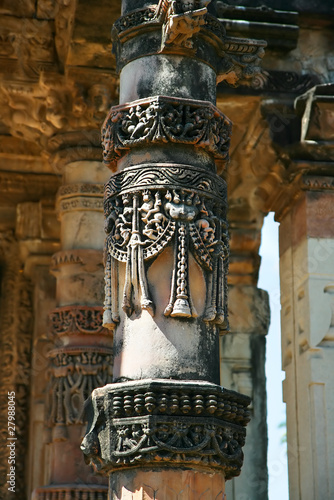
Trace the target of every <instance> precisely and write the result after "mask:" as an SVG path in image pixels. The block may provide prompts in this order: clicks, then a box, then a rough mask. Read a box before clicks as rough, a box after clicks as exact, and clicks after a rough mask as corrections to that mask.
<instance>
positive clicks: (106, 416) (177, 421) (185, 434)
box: [81, 380, 250, 479]
mask: <svg viewBox="0 0 334 500" xmlns="http://www.w3.org/2000/svg"><path fill="white" fill-rule="evenodd" d="M249 402H250V400H249V398H247V396H242V395H239V394H237V393H234V392H233V391H226V390H224V392H223V391H222V389H221V388H220V387H219V386H215V385H214V384H208V383H189V382H188V383H185V382H184V381H183V382H179V383H178V382H176V381H167V380H166V381H160V382H145V381H137V382H127V383H119V384H112V385H110V386H107V387H104V388H101V389H97V390H96V391H94V392H93V394H92V397H91V398H90V399H89V400H88V401H87V403H86V408H87V410H88V408H89V415H90V418H89V422H88V428H87V433H86V435H85V437H84V439H83V441H82V445H81V449H82V451H83V452H84V454H85V455H86V460H87V462H90V463H91V464H92V465H93V466H94V468H95V469H96V470H97V471H102V470H103V471H104V472H109V473H110V472H111V471H113V470H117V469H118V468H119V467H124V465H126V466H127V467H133V466H143V465H150V466H152V465H158V466H160V467H161V466H163V465H167V466H170V465H177V466H182V465H183V466H189V465H190V466H191V465H193V466H194V465H196V466H198V465H201V466H202V467H204V468H207V469H209V470H217V469H218V470H223V471H224V474H225V477H226V479H230V478H231V477H234V476H237V475H239V473H240V468H241V466H242V462H243V452H242V446H244V444H245V429H244V426H245V425H246V424H247V422H248V421H249V412H248V410H247V406H248V404H249ZM102 422H107V425H106V426H105V425H101V423H102Z"/></svg>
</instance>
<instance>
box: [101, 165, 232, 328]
mask: <svg viewBox="0 0 334 500" xmlns="http://www.w3.org/2000/svg"><path fill="white" fill-rule="evenodd" d="M226 204H227V203H226V184H225V181H223V180H222V179H221V178H220V177H218V176H217V175H215V174H212V173H210V172H207V171H205V170H202V169H198V168H193V167H190V166H186V165H172V166H170V167H166V165H164V166H161V167H160V166H156V165H154V166H153V165H150V166H140V167H134V168H129V169H126V170H124V171H123V172H121V173H119V174H117V175H114V176H113V177H112V178H111V179H110V181H109V182H108V183H107V184H106V191H105V215H106V232H107V235H108V236H107V239H106V250H107V252H106V254H107V259H106V270H105V282H106V288H105V304H104V308H105V315H104V325H105V326H107V327H108V328H112V327H113V325H114V324H115V323H117V322H118V321H119V311H118V293H117V283H118V265H117V261H119V262H125V263H126V277H125V285H124V293H123V303H122V308H123V310H124V311H125V312H126V314H127V315H128V316H131V314H132V313H133V311H134V310H136V309H137V308H138V306H139V307H141V308H142V309H146V310H147V311H149V313H150V314H152V316H153V315H154V304H153V302H152V300H151V298H150V296H149V291H148V284H147V278H146V268H145V262H146V261H149V260H151V259H153V258H156V257H157V256H158V255H159V254H160V253H161V252H162V251H163V250H164V249H165V247H166V246H167V245H169V244H173V246H174V249H175V252H174V266H173V271H172V277H171V278H172V279H171V283H172V284H171V292H170V299H169V303H168V304H166V309H165V316H170V317H178V318H189V317H196V316H197V312H196V310H195V308H194V305H193V303H192V299H191V296H190V292H189V273H188V255H189V251H191V252H192V254H193V255H194V257H195V259H196V260H197V262H198V264H199V265H200V266H201V267H202V270H203V274H204V277H205V280H206V288H207V289H206V307H205V311H204V315H203V318H202V319H203V320H204V321H208V322H214V323H217V324H218V325H221V327H222V328H226V326H227V323H226V322H227V300H226V297H227V279H226V276H227V268H228V234H227V222H226V213H225V211H226ZM134 297H140V305H139V304H137V303H135V300H134Z"/></svg>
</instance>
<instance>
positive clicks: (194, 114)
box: [102, 96, 231, 169]
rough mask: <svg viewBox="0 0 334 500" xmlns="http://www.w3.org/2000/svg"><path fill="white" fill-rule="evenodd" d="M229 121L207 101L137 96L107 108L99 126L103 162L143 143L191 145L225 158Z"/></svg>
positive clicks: (109, 162)
mask: <svg viewBox="0 0 334 500" xmlns="http://www.w3.org/2000/svg"><path fill="white" fill-rule="evenodd" d="M230 135H231V122H230V121H229V120H228V119H227V118H226V116H225V115H224V114H223V113H222V112H221V111H219V110H218V109H217V108H216V107H215V106H213V105H212V104H211V103H209V102H203V101H194V100H190V99H181V98H173V97H161V96H158V97H152V98H150V99H140V100H138V101H134V102H132V103H131V104H130V105H120V106H114V107H112V108H111V110H110V112H109V114H108V116H107V118H106V120H105V122H104V125H103V127H102V143H103V146H104V152H103V161H104V163H105V164H106V165H107V166H108V167H109V168H111V169H115V166H116V161H117V160H118V159H119V158H120V157H121V156H123V155H124V154H125V153H127V152H128V151H129V150H130V149H131V148H134V147H138V146H143V145H145V144H166V143H168V142H169V143H175V144H183V145H193V146H196V147H199V148H203V149H205V150H206V151H207V152H209V153H211V154H212V155H213V156H214V158H215V159H216V160H217V161H218V162H226V161H227V160H228V150H229V145H230Z"/></svg>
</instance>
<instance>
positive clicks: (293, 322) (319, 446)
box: [280, 176, 334, 500]
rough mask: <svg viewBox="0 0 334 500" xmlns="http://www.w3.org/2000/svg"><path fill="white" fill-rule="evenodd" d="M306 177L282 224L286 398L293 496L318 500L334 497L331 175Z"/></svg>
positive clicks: (333, 201) (333, 203)
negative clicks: (299, 195) (300, 191)
mask: <svg viewBox="0 0 334 500" xmlns="http://www.w3.org/2000/svg"><path fill="white" fill-rule="evenodd" d="M304 182H305V184H306V185H305V188H306V190H305V192H304V194H303V196H302V197H301V199H299V201H298V203H296V204H295V205H294V206H293V208H292V210H291V211H290V212H289V213H288V214H287V215H286V216H285V217H283V218H282V220H281V224H280V276H281V303H282V313H281V318H282V320H281V321H282V358H283V368H284V370H285V373H286V379H285V381H284V384H283V397H284V401H285V402H286V403H287V443H288V458H289V462H288V463H289V488H290V495H291V497H292V498H301V499H305V500H306V499H307V498H310V495H311V497H312V498H314V499H319V500H320V499H322V498H332V497H333V494H334V481H333V477H332V474H331V471H332V470H333V466H334V463H333V453H332V451H331V450H332V449H333V445H334V442H333V418H334V414H333V411H334V410H333V408H334V391H333V388H332V383H333V375H332V374H333V370H332V367H333V364H334V358H333V341H334V336H333V324H334V321H333V310H334V308H333V305H334V301H333V291H334V258H333V254H334V241H333V237H334V224H333V220H334V219H333V216H334V211H333V207H334V191H333V186H334V180H333V178H317V177H313V176H312V177H307V178H306V179H305V181H304ZM310 492H311V493H310Z"/></svg>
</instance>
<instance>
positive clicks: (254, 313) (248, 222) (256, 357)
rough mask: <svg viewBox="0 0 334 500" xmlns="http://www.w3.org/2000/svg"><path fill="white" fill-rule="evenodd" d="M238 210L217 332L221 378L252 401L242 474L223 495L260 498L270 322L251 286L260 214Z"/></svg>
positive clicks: (264, 302) (264, 301) (263, 296)
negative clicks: (224, 313)
mask: <svg viewBox="0 0 334 500" xmlns="http://www.w3.org/2000/svg"><path fill="white" fill-rule="evenodd" d="M238 215H239V217H238V216H237V215H236V214H235V213H233V209H231V210H230V212H229V225H230V248H231V255H230V269H229V276H228V282H229V322H230V332H229V335H222V336H221V343H220V356H221V381H222V384H225V385H226V386H227V387H230V388H231V389H233V390H235V391H238V392H241V393H242V394H246V395H247V396H249V397H250V398H251V399H252V403H251V406H250V408H249V409H250V413H251V421H250V423H249V424H248V426H247V438H246V443H245V447H244V453H245V460H244V464H243V470H242V474H241V476H240V477H238V478H235V479H233V481H229V482H228V484H227V485H226V495H227V498H228V499H229V500H232V499H234V500H239V499H243V498H245V499H246V498H247V500H251V499H254V500H255V499H256V500H260V499H267V498H268V472H267V439H268V438H267V422H266V419H267V409H266V376H265V355H266V338H265V336H266V334H267V332H268V327H269V321H270V310H269V300H268V299H269V297H268V294H267V292H265V291H264V290H261V289H259V288H257V286H256V285H257V281H258V272H259V267H260V257H259V253H258V252H259V247H260V242H261V226H262V221H263V215H262V214H261V213H260V212H258V213H256V212H255V210H251V209H250V208H248V210H244V211H242V212H241V214H240V213H239V214H238ZM241 304H242V307H240V305H241Z"/></svg>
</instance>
